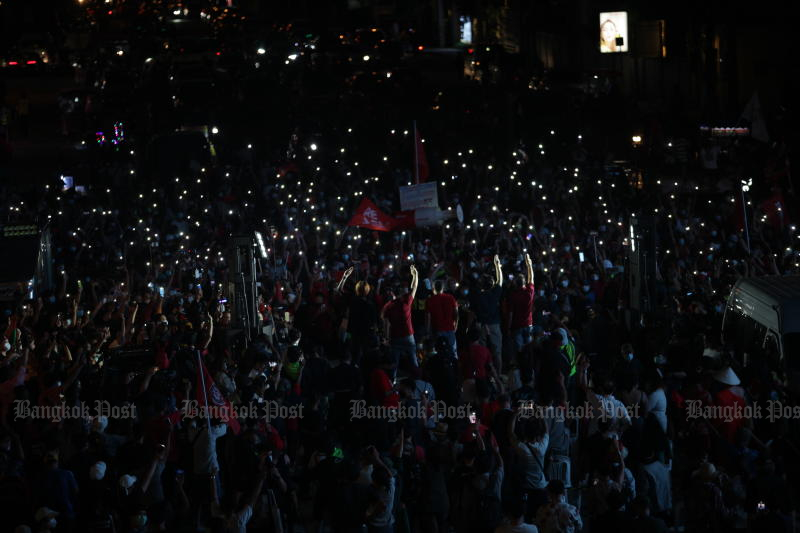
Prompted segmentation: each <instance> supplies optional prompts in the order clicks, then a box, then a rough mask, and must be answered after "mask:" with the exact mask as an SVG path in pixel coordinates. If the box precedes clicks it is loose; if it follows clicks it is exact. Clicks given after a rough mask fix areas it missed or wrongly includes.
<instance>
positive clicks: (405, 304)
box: [381, 265, 419, 373]
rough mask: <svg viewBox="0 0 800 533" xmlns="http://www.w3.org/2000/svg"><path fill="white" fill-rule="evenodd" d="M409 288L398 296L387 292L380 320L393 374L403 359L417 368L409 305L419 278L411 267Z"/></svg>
mask: <svg viewBox="0 0 800 533" xmlns="http://www.w3.org/2000/svg"><path fill="white" fill-rule="evenodd" d="M410 270H411V287H410V290H409V292H408V293H407V294H402V295H400V296H398V295H396V294H395V293H394V292H393V291H390V292H389V297H390V298H391V301H389V302H388V303H387V304H386V305H384V306H383V310H382V311H381V320H383V325H384V331H385V333H386V337H387V338H388V339H389V344H390V347H391V353H392V357H393V359H394V365H395V366H394V371H393V372H394V373H396V372H397V366H398V365H399V364H400V360H401V359H403V358H406V359H409V360H410V364H411V366H419V365H418V363H417V343H416V342H415V341H414V325H413V324H412V323H411V304H412V303H413V302H414V296H416V295H417V284H418V283H419V276H418V274H417V269H416V267H415V266H414V265H411V267H410Z"/></svg>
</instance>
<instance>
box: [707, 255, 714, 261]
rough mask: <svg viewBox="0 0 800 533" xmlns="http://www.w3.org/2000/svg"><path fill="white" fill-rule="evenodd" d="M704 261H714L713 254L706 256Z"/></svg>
mask: <svg viewBox="0 0 800 533" xmlns="http://www.w3.org/2000/svg"><path fill="white" fill-rule="evenodd" d="M706 259H708V260H709V261H713V260H714V254H708V255H707V256H706Z"/></svg>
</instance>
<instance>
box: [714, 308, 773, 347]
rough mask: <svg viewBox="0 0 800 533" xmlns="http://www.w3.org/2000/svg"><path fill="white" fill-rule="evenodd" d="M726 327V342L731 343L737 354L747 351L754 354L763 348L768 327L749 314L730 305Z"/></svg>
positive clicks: (726, 317) (726, 316)
mask: <svg viewBox="0 0 800 533" xmlns="http://www.w3.org/2000/svg"><path fill="white" fill-rule="evenodd" d="M724 328H725V343H726V344H730V345H731V346H732V347H733V348H734V349H735V350H736V354H737V355H739V356H741V355H742V354H743V353H745V352H746V353H748V354H750V355H754V354H757V353H759V352H761V350H762V349H763V348H762V347H763V346H764V338H765V336H766V334H767V328H766V327H765V326H764V325H763V324H759V323H758V322H756V321H755V320H753V319H752V318H750V317H749V316H747V315H743V314H741V313H739V312H737V311H736V310H734V309H731V308H730V307H729V308H728V310H727V312H726V313H725V325H724Z"/></svg>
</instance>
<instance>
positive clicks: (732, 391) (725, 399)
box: [711, 366, 746, 444]
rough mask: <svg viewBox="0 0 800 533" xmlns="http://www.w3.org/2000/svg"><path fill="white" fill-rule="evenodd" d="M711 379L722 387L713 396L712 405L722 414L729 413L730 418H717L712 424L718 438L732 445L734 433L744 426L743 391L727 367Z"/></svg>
mask: <svg viewBox="0 0 800 533" xmlns="http://www.w3.org/2000/svg"><path fill="white" fill-rule="evenodd" d="M711 377H712V378H714V381H716V382H717V383H718V384H719V385H720V386H721V387H722V388H721V390H719V391H718V392H717V393H716V394H715V395H714V405H716V406H718V407H720V408H722V409H721V411H722V412H730V413H731V416H730V417H717V418H715V419H714V420H713V421H712V422H713V423H714V426H715V427H716V428H717V431H719V433H720V436H721V437H722V438H724V439H725V440H727V441H728V442H729V443H731V444H733V443H735V442H736V433H737V432H738V431H739V429H740V428H741V427H742V426H743V424H744V418H743V416H742V414H741V412H742V411H743V410H744V407H745V404H746V400H745V394H744V389H743V388H742V387H741V386H740V383H741V381H740V380H739V376H737V375H736V372H734V371H733V369H732V368H731V367H729V366H727V367H725V368H723V369H721V370H718V371H716V372H714V373H713V374H712V375H711Z"/></svg>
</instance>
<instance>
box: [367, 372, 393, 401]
mask: <svg viewBox="0 0 800 533" xmlns="http://www.w3.org/2000/svg"><path fill="white" fill-rule="evenodd" d="M392 388H393V387H392V381H391V380H390V379H389V376H388V375H387V374H386V372H385V371H384V370H383V369H381V368H376V369H375V370H373V371H372V374H371V375H370V377H369V392H370V394H371V395H372V397H373V398H374V399H375V401H376V403H379V404H380V405H382V406H384V407H399V406H400V397H399V396H398V394H397V393H396V392H394V393H392V394H388V395H387V394H386V393H387V392H389V391H391V390H392Z"/></svg>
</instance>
